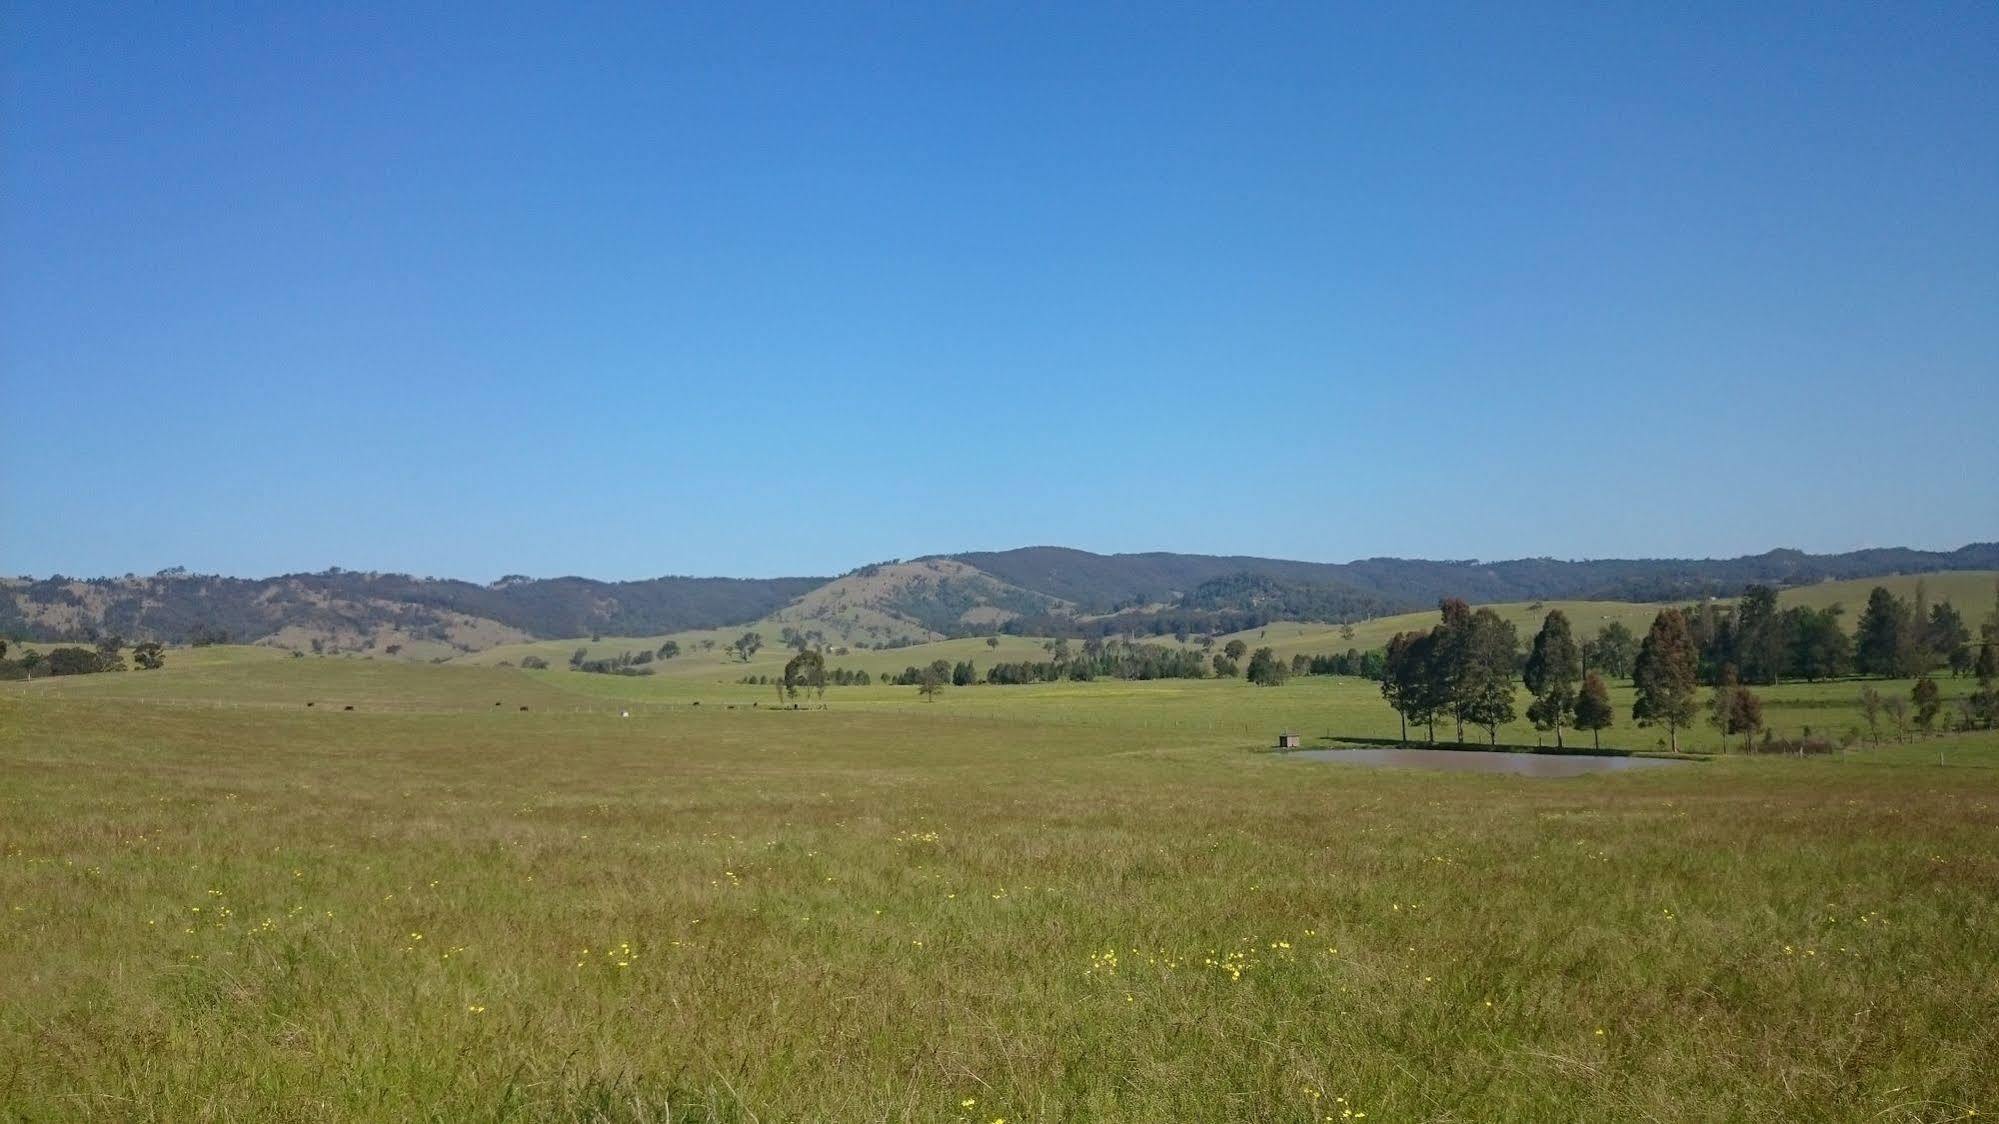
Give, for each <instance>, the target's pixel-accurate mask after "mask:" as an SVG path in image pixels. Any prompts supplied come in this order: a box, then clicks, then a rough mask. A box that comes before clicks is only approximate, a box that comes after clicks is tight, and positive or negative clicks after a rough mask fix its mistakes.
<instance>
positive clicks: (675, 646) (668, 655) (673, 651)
mask: <svg viewBox="0 0 1999 1124" xmlns="http://www.w3.org/2000/svg"><path fill="white" fill-rule="evenodd" d="M679 654H680V641H678V640H669V641H667V642H666V643H664V644H661V645H660V646H659V658H660V659H663V660H670V659H672V658H673V657H675V656H677V655H679Z"/></svg>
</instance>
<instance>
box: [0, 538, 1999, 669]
mask: <svg viewBox="0 0 1999 1124" xmlns="http://www.w3.org/2000/svg"><path fill="white" fill-rule="evenodd" d="M1995 569H1999V543H1990V542H1987V543H1973V544H1971V545H1968V546H1965V547H1962V548H1960V549H1958V550H1954V551H1922V550H1910V549H1906V548H1901V547H1895V548H1882V549H1873V550H1861V551H1853V552H1849V553H1845V554H1821V555H1813V554H1806V553H1804V552H1802V551H1796V550H1772V551H1769V552H1766V553H1763V554H1757V555H1749V556H1745V557H1741V558H1729V559H1598V560H1589V561H1561V560H1557V559H1552V558H1523V559H1514V560H1510V561H1503V562H1478V561H1429V560H1423V559H1401V558H1367V559H1361V560H1358V561H1353V562H1302V561H1295V560H1287V559H1277V558H1257V557H1251V556H1242V555H1237V556H1219V555H1203V554H1174V553H1165V552H1153V553H1143V554H1093V553H1091V552H1089V551H1083V550H1074V549H1071V548H1067V547H1051V546H1037V547H1024V548H1021V549H1017V550H1006V551H973V552H967V553H961V554H939V555H930V556H927V557H925V558H919V559H913V560H911V561H908V562H903V561H900V560H898V561H894V562H887V563H876V564H872V565H869V566H863V567H859V568H857V569H855V570H853V571H850V572H848V573H847V574H844V575H841V576H840V577H837V578H823V577H795V578H695V577H661V578H651V579H646V580H641V581H622V582H604V581H595V580H592V579H589V578H581V577H561V578H546V579H536V578H526V577H522V576H519V575H510V576H508V577H505V578H502V579H500V580H499V581H497V582H493V583H491V584H489V585H480V584H476V583H472V582H464V581H456V580H451V579H437V578H417V577H412V576H410V575H408V574H393V573H372V572H368V573H363V572H355V571H346V570H339V569H334V570H328V571H325V572H323V573H318V574H287V575H282V576H279V577H273V578H231V577H219V576H214V575H201V574H188V573H183V572H179V571H166V572H162V573H160V574H157V575H154V576H152V577H127V578H97V579H87V580H86V579H74V578H66V577H60V576H57V577H51V578H44V579H25V578H24V579H4V580H0V635H5V636H11V637H14V638H19V639H32V640H43V641H58V640H85V639H90V638H92V637H95V636H99V635H113V634H115V635H120V636H123V637H125V638H126V639H128V640H139V639H157V640H163V641H166V642H169V643H181V642H188V641H192V640H196V639H214V638H217V637H219V636H221V635H224V634H226V635H227V636H228V637H229V638H230V639H232V640H235V641H237V642H265V643H274V644H279V645H281V646H285V647H293V648H299V647H305V646H307V645H310V646H312V647H313V648H314V649H315V650H317V649H319V648H321V647H323V646H329V645H330V646H331V647H332V648H334V649H336V650H386V649H389V648H394V649H396V650H398V651H400V650H403V649H406V648H407V649H409V650H410V652H411V654H427V655H448V654H450V653H452V652H465V651H475V650H478V649H479V648H483V647H490V646H492V645H494V644H500V643H508V642H513V641H519V640H522V639H528V638H534V639H559V638H567V637H577V636H589V635H595V634H603V635H630V636H651V635H660V634H663V633H670V632H680V631H689V630H697V629H710V628H724V627H730V628H733V627H736V626H746V627H747V626H756V627H767V628H769V629H771V630H772V631H773V632H776V631H777V630H778V629H780V628H792V629H796V630H798V631H801V632H803V631H808V630H809V631H812V632H815V633H818V634H819V635H822V636H824V637H827V638H829V639H837V640H838V641H839V642H843V643H847V642H851V643H857V644H869V645H873V646H882V645H891V644H902V643H914V642H917V641H921V640H929V639H936V638H938V637H941V636H952V635H974V634H980V633H990V632H997V631H1006V632H1018V633H1022V634H1026V635H1046V634H1088V633H1091V632H1096V633H1104V632H1110V631H1131V632H1151V633H1161V632H1168V631H1180V630H1187V631H1213V630H1216V629H1225V628H1244V627H1253V626H1254V625H1256V624H1257V623H1261V622H1267V621H1270V620H1280V619H1290V620H1326V621H1348V620H1360V619H1364V618H1367V617H1373V616H1382V615H1388V614H1393V613H1400V612H1407V611H1410V610H1413V609H1420V608H1424V607H1427V606H1429V605H1433V604H1435V603H1436V601H1437V600H1438V599H1439V598H1441V597H1462V598H1464V599H1466V600H1468V601H1471V602H1474V603H1481V602H1501V601H1528V600H1541V599H1546V600H1557V599H1560V600H1613V601H1673V600H1684V599H1688V598H1695V597H1703V596H1710V595H1723V596H1727V595H1733V594H1735V593H1738V592H1740V591H1741V589H1742V587H1743V586H1745V585H1748V584H1751V583H1764V584H1769V585H1775V586H1792V585H1804V584H1811V583H1816V582H1820V581H1829V580H1845V579H1854V578H1868V577H1880V576H1887V575H1890V574H1919V573H1936V572H1941V571H1946V570H1995Z"/></svg>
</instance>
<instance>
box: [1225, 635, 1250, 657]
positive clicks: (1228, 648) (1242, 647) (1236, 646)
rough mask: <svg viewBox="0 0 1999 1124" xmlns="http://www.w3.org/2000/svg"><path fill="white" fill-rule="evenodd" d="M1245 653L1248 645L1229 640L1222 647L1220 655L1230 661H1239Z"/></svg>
mask: <svg viewBox="0 0 1999 1124" xmlns="http://www.w3.org/2000/svg"><path fill="white" fill-rule="evenodd" d="M1247 651H1249V645H1247V644H1245V643H1243V642H1242V641H1240V640H1231V641H1229V642H1228V643H1226V644H1224V645H1222V654H1223V655H1225V656H1227V657H1228V658H1229V659H1230V660H1231V661H1234V660H1239V659H1241V658H1242V657H1243V653H1244V652H1247Z"/></svg>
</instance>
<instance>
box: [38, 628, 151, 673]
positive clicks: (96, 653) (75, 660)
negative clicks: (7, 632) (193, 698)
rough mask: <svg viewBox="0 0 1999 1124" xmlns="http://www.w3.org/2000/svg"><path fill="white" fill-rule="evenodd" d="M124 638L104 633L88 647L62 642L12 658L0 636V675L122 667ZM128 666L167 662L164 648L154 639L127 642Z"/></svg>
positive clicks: (141, 667)
mask: <svg viewBox="0 0 1999 1124" xmlns="http://www.w3.org/2000/svg"><path fill="white" fill-rule="evenodd" d="M125 649H126V643H125V638H124V637H122V636H106V637H104V638H102V639H100V640H98V641H97V643H96V644H95V645H93V646H91V647H88V648H85V647H80V646H66V647H61V648H51V649H49V650H48V651H47V652H39V651H35V650H33V649H28V650H24V651H22V652H21V653H20V654H19V655H18V656H15V657H14V658H12V659H9V658H8V653H9V652H10V651H11V649H10V648H9V646H8V642H7V641H5V640H0V679H35V678H40V677H46V676H51V675H97V674H100V673H103V672H111V671H125V670H127V666H126V663H125ZM131 649H132V664H131V666H132V667H136V668H138V669H139V670H140V671H157V670H159V669H160V668H162V667H165V666H166V664H167V651H166V648H165V646H164V645H162V644H160V643H159V642H158V641H156V640H146V641H142V642H141V643H138V644H133V645H131Z"/></svg>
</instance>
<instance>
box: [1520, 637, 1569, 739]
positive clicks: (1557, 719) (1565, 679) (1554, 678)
mask: <svg viewBox="0 0 1999 1124" xmlns="http://www.w3.org/2000/svg"><path fill="white" fill-rule="evenodd" d="M1582 675H1583V661H1582V653H1580V652H1579V651H1577V649H1576V638H1575V634H1574V633H1573V632H1571V631H1570V629H1569V617H1568V614H1567V613H1564V612H1562V611H1561V610H1560V609H1550V610H1549V611H1548V615H1547V617H1546V618H1545V619H1544V620H1542V622H1541V631H1539V632H1537V633H1535V634H1534V646H1533V649H1532V650H1531V651H1530V652H1528V654H1527V665H1526V667H1525V668H1523V669H1522V671H1521V676H1520V678H1521V681H1522V682H1524V683H1525V684H1526V685H1527V690H1528V691H1529V692H1530V693H1531V694H1532V695H1533V696H1534V701H1533V702H1532V703H1531V704H1529V705H1528V707H1527V718H1528V720H1529V721H1531V722H1533V723H1534V728H1535V729H1537V730H1553V731H1554V732H1555V745H1556V747H1557V748H1560V747H1561V746H1562V727H1563V726H1565V725H1567V724H1568V723H1569V719H1570V717H1571V716H1572V715H1574V714H1575V709H1576V684H1577V683H1578V682H1579V681H1581V679H1582Z"/></svg>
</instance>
